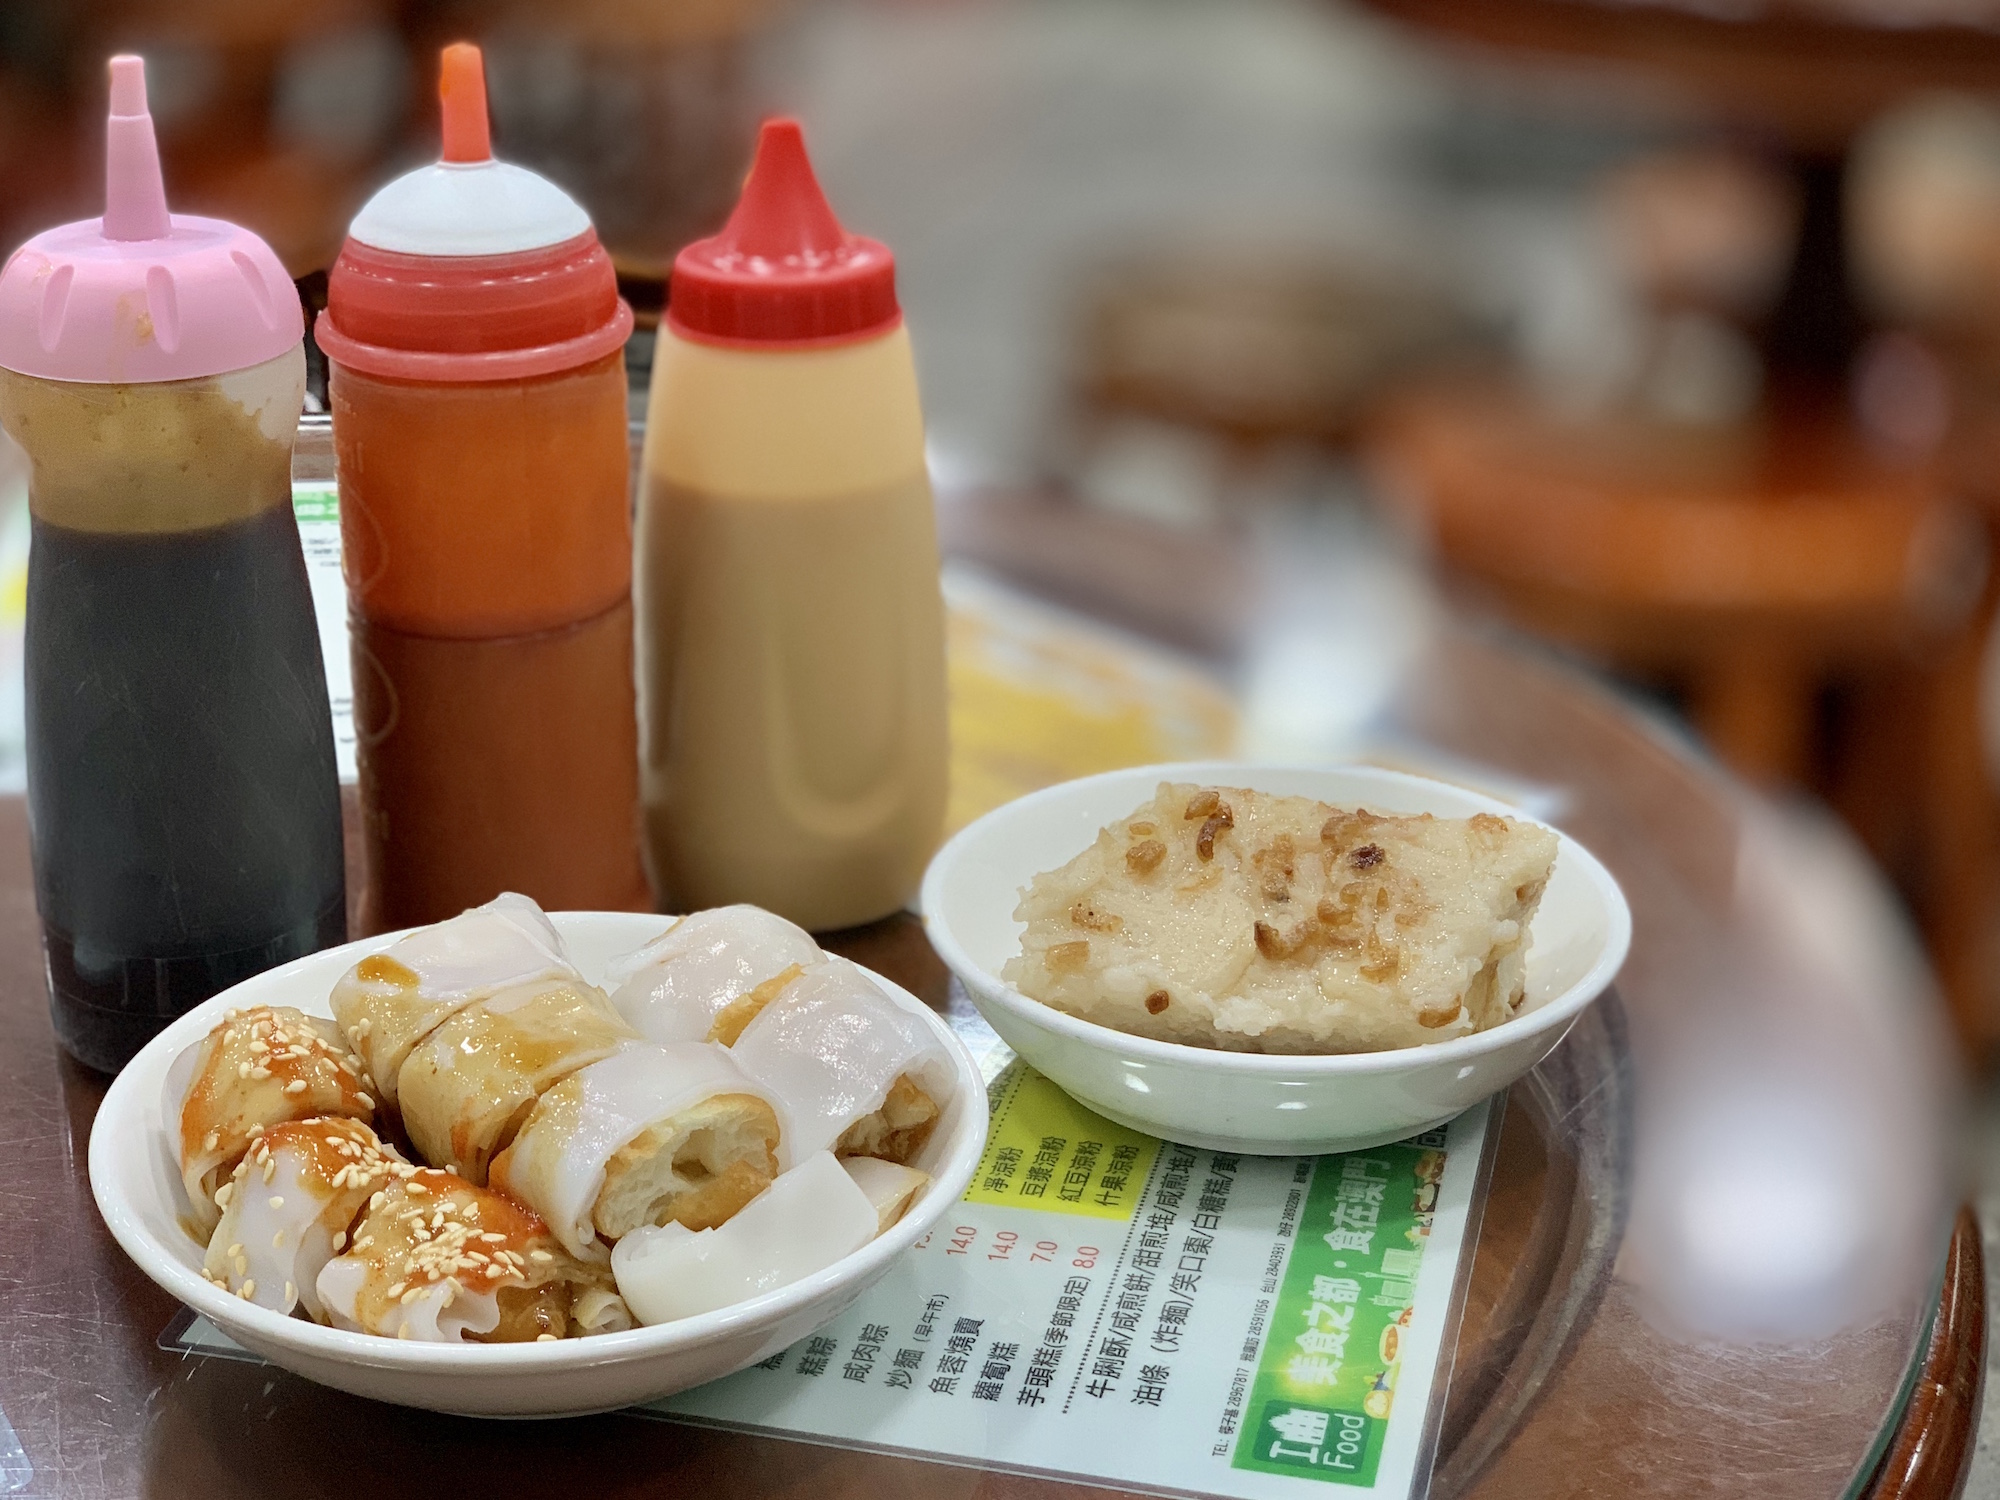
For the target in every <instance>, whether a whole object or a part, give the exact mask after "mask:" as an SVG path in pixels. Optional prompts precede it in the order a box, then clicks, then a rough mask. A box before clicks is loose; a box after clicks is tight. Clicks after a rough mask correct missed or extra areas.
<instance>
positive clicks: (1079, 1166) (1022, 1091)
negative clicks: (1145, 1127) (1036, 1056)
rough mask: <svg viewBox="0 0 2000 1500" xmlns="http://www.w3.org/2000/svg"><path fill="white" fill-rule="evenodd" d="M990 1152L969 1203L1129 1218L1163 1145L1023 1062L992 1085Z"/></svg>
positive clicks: (981, 1165)
mask: <svg viewBox="0 0 2000 1500" xmlns="http://www.w3.org/2000/svg"><path fill="white" fill-rule="evenodd" d="M992 1094H993V1123H992V1125H991V1126H990V1127H989V1128H988V1130H987V1132H986V1154H985V1155H984V1156H982V1157H980V1159H979V1170H978V1172H976V1173H975V1174H974V1175H973V1179H972V1186H971V1187H969V1188H967V1189H966V1193H965V1201H966V1202H967V1203H992V1204H998V1205H1000V1206H1002V1207H1007V1208H1038V1209H1041V1210H1043V1211H1044V1212H1047V1213H1058V1214H1077V1215H1080V1216H1082V1217H1084V1218H1089V1219H1117V1220H1121V1221H1123V1220H1129V1219H1130V1218H1131V1217H1132V1211H1133V1210H1134V1209H1135V1208H1136V1207H1138V1204H1139V1195H1140V1194H1141V1193H1142V1192H1144V1191H1145V1187H1146V1177H1147V1174H1148V1173H1150V1172H1151V1171H1152V1170H1153V1158H1154V1157H1156V1156H1158V1155H1159V1152H1160V1143H1159V1142H1158V1141H1157V1140H1155V1139H1154V1138H1153V1137H1152V1136H1149V1135H1141V1134H1140V1133H1139V1132H1138V1131H1136V1130H1128V1129H1126V1128H1125V1127H1124V1126H1123V1125H1114V1124H1112V1122H1111V1121H1109V1120H1107V1119H1105V1118H1104V1117H1103V1116H1102V1115H1100V1114H1097V1113H1095V1112H1093V1111H1091V1110H1088V1109H1085V1108H1084V1107H1083V1106H1082V1105H1081V1104H1078V1103H1077V1102H1076V1100H1074V1099H1072V1098H1070V1096H1069V1095H1068V1094H1065V1093H1064V1092H1063V1091H1062V1090H1061V1089H1059V1088H1057V1087H1056V1086H1055V1085H1054V1084H1053V1083H1050V1082H1049V1081H1048V1079H1046V1078H1044V1077H1042V1075H1041V1074H1039V1073H1037V1072H1036V1071H1035V1070H1034V1069H1033V1068H1031V1067H1029V1066H1028V1065H1027V1064H1026V1063H1024V1062H1016V1063H1014V1064H1013V1066H1011V1067H1010V1068H1008V1069H1007V1071H1006V1072H1004V1073H1002V1074H1001V1075H1000V1077H999V1078H998V1079H996V1080H995V1081H994V1084H993V1090H992Z"/></svg>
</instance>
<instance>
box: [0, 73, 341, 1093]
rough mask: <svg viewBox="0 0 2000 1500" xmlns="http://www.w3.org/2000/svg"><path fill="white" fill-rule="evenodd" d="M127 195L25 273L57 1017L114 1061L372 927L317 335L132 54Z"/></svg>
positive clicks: (6, 419)
mask: <svg viewBox="0 0 2000 1500" xmlns="http://www.w3.org/2000/svg"><path fill="white" fill-rule="evenodd" d="M111 79H112V82H111V119H110V130H109V138H108V142H107V160H106V195H105V214H104V217H103V219H101V220H88V221H85V222H83V223H79V224H70V225H65V226H63V227H61V228H58V229H52V230H49V231H48V232H47V233H45V234H41V235H38V236H37V237H36V238H35V239H33V240H31V241H29V243H28V244H27V245H25V246H23V247H22V248H21V249H20V250H19V251H17V252H16V253H15V255H14V257H13V258H12V259H11V260H10V261H9V262H8V263H7V265H6V267H5V269H4V271H0V424H4V425H5V427H6V430H7V431H8V432H9V433H10V434H11V435H12V436H13V437H14V439H15V440H16V441H17V442H19V443H20V444H21V445H22V446H23V447H24V448H25V449H26V450H27V453H28V457H29V459H30V460H31V462H32V465H33V472H32V476H31V479H30V482H29V510H30V512H31V516H32V541H31V546H30V551H29V558H28V602H27V639H26V656H27V673H26V675H27V743H28V817H29V825H30V830H31V833H32V837H33V845H34V862H35V893H36V899H37V902H38V905H39V907H40V911H41V919H42V935H43V945H44V953H45V957H46V964H47V973H48V984H49V1006H50V1012H51V1015H52V1017H53V1019H54V1024H55V1032H56V1037H57V1040H59V1041H60V1042H61V1043H62V1045H63V1047H64V1048H65V1049H67V1050H68V1051H69V1052H70V1054H71V1055H72V1056H74V1057H76V1058H77V1059H78V1060H79V1061H81V1062H83V1063H86V1064H88V1065H89V1066H91V1067H94V1068H99V1069H103V1070H105V1071H114V1070H116V1069H117V1068H119V1067H121V1066H122V1065H123V1064H124V1063H125V1062H126V1060H127V1059H129V1058H130V1057H131V1056H132V1054H133V1053H134V1052H136V1051H137V1050H138V1049H139V1048H140V1047H141V1046H143V1045H144V1044H145V1043H146V1041H147V1040H148V1039H149V1038H150V1037H151V1036H153V1035H154V1034H155V1033H156V1032H157V1031H159V1029H160V1028H161V1027H162V1026H163V1025H165V1024H166V1022H167V1021H169V1020H171V1019H172V1018H173V1017H174V1016H177V1015H179V1014H181V1013H182V1012H184V1011H186V1010H187V1009H189V1008H190V1007H191V1006H193V1005H196V1004H198V1003H199V1002H201V1001H202V1000H205V999H207V998H208V997H209V996H211V995H213V994H215V993H216V992H217V991H219V990H223V989H226V988H228V987H229V986H230V985H232V984H235V983H236V982H237V981H239V980H242V979H247V978H249V977H250V976H251V975H253V974H256V973H259V972H261V971H262V970H264V969H267V968H269V967H271V966H272V965H274V964H278V963H282V962H284V961H286V960H287V959H292V958H297V957H299V956H300V955H302V954H306V953H311V952H313V951H314V950H316V949H318V948H322V947H325V946H327V945H329V944H332V943H338V942H341V941H343V940H344V939H345V937H346V929H347V910H346V884H345V872H344V868H343V863H342V855H341V829H340V800H339V784H338V781H337V779H336V773H335V768H334V750H333V729H332V720H331V716H330V714H329V712H328V708H327V693H326V679H325V674H324V671H323V668H322V665H321V660H320V650H319V638H318V633H317V630H316V628H315V624H314V619H313V608H312V595H311V591H310V588H309V585H308V582H307V577H306V570H305V559H304V556H303V554H302V552H301V549H300V545H299V535H298V527H297V523H296V522H295V520H294V519H293V514H292V506H291V458H292V443H293V439H294V437H295V436H296V433H297V427H298V413H299V410H300V406H301V404H302V398H303V396H304V391H305V356H304V352H303V349H302V346H301V343H300V340H301V338H302V336H303V333H304V327H303V322H302V317H301V314H300V311H299V304H298V299H297V297H296V295H295V294H294V292H293V289H292V285H291V282H290V280H289V278H288V277H287V276H286V274H285V270H284V267H283V266H282V265H281V264H280V263H279V261H278V259H277V257H276V256H275V255H274V254H272V252H271V250H270V248H269V247H268V246H266V245H265V244H264V242H263V241H262V240H260V239H258V238H257V237H256V236H255V235H252V234H250V233H248V232H247V231H245V230H242V229H239V228H237V227H235V226H234V225H230V224H226V223H223V222H222V221H220V220H215V219H202V218H195V217H192V216H189V215H169V214H168V212H167V207H166V198H165V194H164V191H163V189H162V186H161V182H160V170H159V158H158V154H157V151H156V149H155V147H154V144H153V129H152V120H151V117H150V116H149V115H148V113H147V111H146V97H145V73H144V65H143V64H142V63H141V62H140V60H139V59H138V58H136V57H120V58H114V59H113V60H112V63H111Z"/></svg>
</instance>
